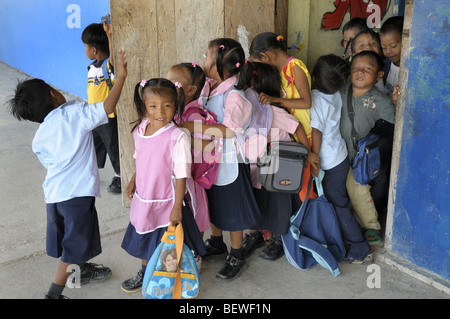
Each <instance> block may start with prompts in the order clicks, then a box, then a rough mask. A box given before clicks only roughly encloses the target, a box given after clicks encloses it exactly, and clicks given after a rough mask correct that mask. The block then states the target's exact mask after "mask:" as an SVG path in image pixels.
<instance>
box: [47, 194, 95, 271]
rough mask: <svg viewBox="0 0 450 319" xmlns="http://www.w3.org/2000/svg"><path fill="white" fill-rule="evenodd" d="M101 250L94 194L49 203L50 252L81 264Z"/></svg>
mask: <svg viewBox="0 0 450 319" xmlns="http://www.w3.org/2000/svg"><path fill="white" fill-rule="evenodd" d="M101 252H102V248H101V243H100V229H99V225H98V217H97V210H96V209H95V197H77V198H73V199H70V200H68V201H65V202H60V203H54V204H47V255H49V256H50V257H54V258H60V257H61V261H62V262H65V263H70V264H82V263H84V262H86V261H88V260H90V259H92V258H94V257H95V256H98V255H99V254H100V253H101Z"/></svg>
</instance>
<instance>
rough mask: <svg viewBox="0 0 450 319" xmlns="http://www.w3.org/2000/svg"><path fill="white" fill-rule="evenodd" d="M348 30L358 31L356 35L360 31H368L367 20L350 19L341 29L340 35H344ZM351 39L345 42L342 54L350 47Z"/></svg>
mask: <svg viewBox="0 0 450 319" xmlns="http://www.w3.org/2000/svg"><path fill="white" fill-rule="evenodd" d="M350 29H357V30H358V32H357V34H358V33H359V32H361V31H364V30H368V29H369V27H368V26H367V20H366V19H363V18H353V19H351V20H350V21H349V22H347V23H346V24H345V25H344V27H343V28H342V34H344V32H345V31H348V30H350ZM353 39H354V38H353ZM353 39H350V40H349V41H348V42H347V45H346V47H345V48H344V54H345V53H346V52H347V50H348V48H349V47H350V46H351V45H352V42H353ZM342 41H344V40H343V39H342Z"/></svg>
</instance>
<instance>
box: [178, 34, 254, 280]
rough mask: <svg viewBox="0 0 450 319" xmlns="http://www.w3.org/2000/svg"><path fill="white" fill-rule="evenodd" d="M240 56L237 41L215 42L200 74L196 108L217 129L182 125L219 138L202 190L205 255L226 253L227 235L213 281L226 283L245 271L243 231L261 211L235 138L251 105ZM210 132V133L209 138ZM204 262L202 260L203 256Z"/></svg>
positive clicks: (241, 128) (243, 61)
mask: <svg viewBox="0 0 450 319" xmlns="http://www.w3.org/2000/svg"><path fill="white" fill-rule="evenodd" d="M245 63H246V60H245V53H244V50H243V49H242V46H241V45H240V44H239V42H237V41H235V40H233V39H229V38H218V39H215V40H212V41H211V42H210V43H209V46H208V49H207V52H206V57H205V60H204V64H203V69H204V71H205V74H206V76H207V78H208V79H207V81H206V85H205V86H204V88H203V91H202V94H201V104H202V106H203V107H205V108H206V109H207V110H208V111H209V112H211V113H213V114H214V115H215V116H216V119H217V122H218V123H220V124H218V125H210V126H208V125H202V129H201V131H200V132H198V131H197V130H198V126H197V127H194V125H192V123H190V122H185V123H183V124H182V126H183V127H185V128H188V129H189V131H190V132H191V134H192V133H205V132H206V133H210V134H211V135H214V136H220V137H223V138H224V142H223V150H222V155H221V162H220V164H219V171H218V175H217V180H216V183H215V185H213V186H211V188H210V189H207V190H206V193H207V195H208V202H209V213H210V220H211V237H210V238H209V239H208V240H207V241H206V249H207V256H211V255H223V254H228V249H227V245H226V244H225V242H224V241H223V236H222V232H223V231H229V232H230V238H231V250H230V253H229V254H228V256H227V257H226V260H225V263H224V265H223V267H222V268H221V269H220V270H219V272H218V273H217V275H216V278H217V279H219V280H223V281H230V280H233V279H235V278H237V277H238V276H239V275H240V274H241V273H242V272H243V271H244V270H245V269H246V268H247V264H246V262H245V259H244V256H243V254H242V239H243V231H244V230H246V229H249V228H251V227H252V226H254V225H255V224H256V222H257V221H258V220H259V217H260V212H259V208H258V205H257V203H256V201H255V198H254V195H253V189H252V184H251V177H250V169H249V165H248V164H245V163H244V162H243V161H242V160H241V158H240V156H241V153H240V150H239V146H238V145H237V142H236V138H235V136H236V135H238V134H241V133H243V132H244V131H245V129H246V128H247V126H248V125H249V123H250V119H251V111H252V105H251V104H250V102H249V101H248V100H247V99H246V97H245V93H244V91H243V89H244V88H245V85H246V83H247V74H246V72H245V71H244V65H245ZM212 130H215V133H211V132H212ZM205 257H206V256H205Z"/></svg>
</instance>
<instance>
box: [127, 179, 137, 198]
mask: <svg viewBox="0 0 450 319" xmlns="http://www.w3.org/2000/svg"><path fill="white" fill-rule="evenodd" d="M126 192H127V197H128V198H129V199H133V196H134V193H135V192H136V174H135V175H134V176H133V177H132V178H131V180H130V183H129V184H128V186H127V190H126Z"/></svg>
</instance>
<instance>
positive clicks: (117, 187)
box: [106, 176, 122, 194]
mask: <svg viewBox="0 0 450 319" xmlns="http://www.w3.org/2000/svg"><path fill="white" fill-rule="evenodd" d="M106 190H107V191H108V192H110V193H113V194H122V182H121V180H120V177H118V176H115V177H113V179H112V181H111V184H110V185H109V186H108V188H107V189H106Z"/></svg>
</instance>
